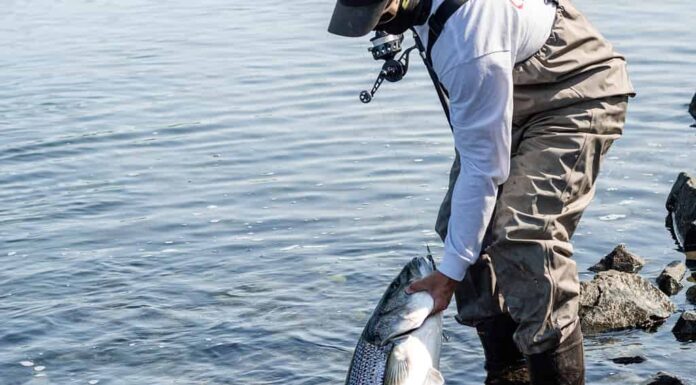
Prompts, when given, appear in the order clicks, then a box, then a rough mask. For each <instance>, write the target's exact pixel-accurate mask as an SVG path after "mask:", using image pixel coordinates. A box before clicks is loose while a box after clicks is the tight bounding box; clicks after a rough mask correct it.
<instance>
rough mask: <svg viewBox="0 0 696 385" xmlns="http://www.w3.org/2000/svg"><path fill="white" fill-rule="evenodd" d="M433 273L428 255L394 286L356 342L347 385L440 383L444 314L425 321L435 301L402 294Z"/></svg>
mask: <svg viewBox="0 0 696 385" xmlns="http://www.w3.org/2000/svg"><path fill="white" fill-rule="evenodd" d="M434 270H435V263H434V262H433V259H432V257H431V256H428V257H427V258H423V257H419V258H414V259H412V260H411V262H409V263H408V264H407V265H406V266H404V268H403V269H402V270H401V273H399V275H398V276H397V277H396V278H395V279H394V281H392V283H391V285H389V287H388V288H387V291H386V292H385V293H384V295H382V298H381V299H380V301H379V303H378V304H377V307H376V308H375V310H374V312H373V313H372V316H371V317H370V319H369V321H368V322H367V325H366V326H365V329H364V330H363V332H362V334H361V336H360V339H359V340H358V345H357V346H356V348H355V352H354V353H353V359H352V361H351V364H350V369H349V370H348V375H347V378H346V385H442V384H444V380H443V378H442V375H441V374H440V372H439V370H438V367H439V363H440V348H441V346H442V313H437V314H433V315H430V316H429V314H430V312H431V311H432V309H433V304H434V301H433V298H432V297H431V296H430V294H428V293H427V292H418V293H413V294H410V295H409V294H406V292H405V289H406V287H408V286H409V285H410V284H411V283H412V282H414V281H416V280H419V279H422V278H424V277H426V276H428V275H429V274H430V273H432V272H433V271H434Z"/></svg>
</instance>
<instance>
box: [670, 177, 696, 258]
mask: <svg viewBox="0 0 696 385" xmlns="http://www.w3.org/2000/svg"><path fill="white" fill-rule="evenodd" d="M666 207H667V212H668V214H667V218H666V220H665V222H666V225H667V227H668V228H669V230H670V232H671V233H672V236H673V237H674V239H675V240H676V241H677V244H678V245H679V248H680V249H681V250H682V251H683V252H685V253H686V258H687V259H688V260H693V261H696V181H694V180H693V179H692V178H691V177H690V176H689V175H687V174H686V173H683V172H682V173H681V174H679V176H678V177H677V181H676V182H674V186H672V191H670V193H669V196H668V197H667V204H666Z"/></svg>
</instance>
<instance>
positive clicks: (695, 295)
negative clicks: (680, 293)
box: [686, 285, 696, 305]
mask: <svg viewBox="0 0 696 385" xmlns="http://www.w3.org/2000/svg"><path fill="white" fill-rule="evenodd" d="M686 300H687V301H689V302H691V303H692V304H694V305H696V285H694V286H691V287H690V288H689V290H687V291H686Z"/></svg>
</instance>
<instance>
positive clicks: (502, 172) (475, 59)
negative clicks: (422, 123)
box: [416, 0, 556, 281]
mask: <svg viewBox="0 0 696 385" xmlns="http://www.w3.org/2000/svg"><path fill="white" fill-rule="evenodd" d="M442 1H443V0H434V1H433V4H432V10H431V13H434V12H435V10H437V7H438V6H439V5H440V4H441V3H442ZM555 14H556V5H555V3H553V2H550V1H549V2H548V3H547V2H546V1H545V0H469V2H467V3H466V4H465V5H464V6H462V7H461V8H460V9H459V10H458V11H457V12H456V13H455V14H454V15H452V16H451V17H450V19H449V20H448V21H447V23H446V24H445V27H444V28H443V30H442V33H441V34H440V37H439V38H438V40H437V42H436V43H435V45H434V46H433V50H432V61H433V67H434V68H435V72H436V73H437V75H438V77H439V78H440V81H441V82H442V84H443V85H444V86H445V88H446V89H447V91H448V93H449V97H450V119H451V123H452V127H453V134H454V144H455V147H456V148H457V151H458V152H459V157H460V161H461V169H460V172H459V176H458V178H457V181H456V183H455V185H454V190H453V193H452V212H451V215H450V219H449V224H448V231H447V238H446V239H445V249H444V256H443V259H442V262H441V263H440V266H439V268H438V270H439V271H440V272H442V273H443V274H445V275H446V276H448V277H450V278H452V279H455V280H457V281H461V280H462V279H463V278H464V276H465V275H466V272H467V269H468V268H469V266H470V265H471V264H473V263H474V262H476V260H477V259H478V257H479V253H480V252H481V243H482V242H483V237H484V233H485V231H486V228H487V227H488V224H489V222H490V220H491V216H492V214H493V208H494V206H495V202H496V197H497V194H498V186H499V185H501V184H502V183H503V182H505V180H506V179H507V177H508V174H509V170H510V141H511V130H512V103H513V81H512V69H513V67H514V65H515V63H519V62H521V61H523V60H525V59H527V58H529V57H531V56H532V55H533V54H534V53H536V51H538V50H539V49H541V47H542V46H543V45H544V43H545V42H546V40H547V39H548V37H549V35H550V33H551V28H552V26H553V22H554V19H555ZM416 32H417V33H418V35H419V36H420V37H421V40H422V41H423V44H425V45H427V44H428V41H427V39H428V26H427V23H426V24H424V25H422V26H417V27H416Z"/></svg>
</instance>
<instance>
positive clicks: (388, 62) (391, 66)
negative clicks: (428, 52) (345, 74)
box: [360, 31, 417, 103]
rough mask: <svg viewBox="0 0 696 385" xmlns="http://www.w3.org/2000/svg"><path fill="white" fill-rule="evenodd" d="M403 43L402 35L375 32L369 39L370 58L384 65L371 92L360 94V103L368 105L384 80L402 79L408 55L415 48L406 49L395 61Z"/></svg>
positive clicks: (406, 68) (395, 80)
mask: <svg viewBox="0 0 696 385" xmlns="http://www.w3.org/2000/svg"><path fill="white" fill-rule="evenodd" d="M403 41H404V35H390V34H388V33H386V32H383V31H377V32H376V33H375V36H374V37H373V38H372V39H370V42H372V47H370V48H368V49H367V50H368V51H370V52H371V53H372V58H374V59H375V60H384V64H383V65H382V70H381V71H380V72H379V75H378V76H377V80H375V84H374V85H373V86H372V90H370V91H369V92H368V91H367V90H365V91H362V92H361V93H360V101H361V102H363V103H369V102H370V101H371V100H372V97H373V96H375V93H377V90H378V89H379V86H381V85H382V82H384V80H385V79H386V80H387V81H389V82H398V81H399V80H401V79H403V78H404V76H405V75H406V72H407V71H408V58H409V56H408V55H409V54H410V53H411V51H413V50H414V49H416V47H417V46H415V45H414V46H413V47H410V48H408V49H406V51H404V53H402V54H401V56H399V58H398V59H395V58H396V55H398V54H399V52H401V43H402V42H403Z"/></svg>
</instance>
